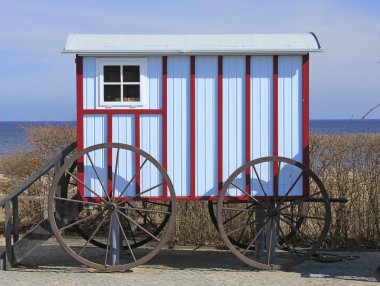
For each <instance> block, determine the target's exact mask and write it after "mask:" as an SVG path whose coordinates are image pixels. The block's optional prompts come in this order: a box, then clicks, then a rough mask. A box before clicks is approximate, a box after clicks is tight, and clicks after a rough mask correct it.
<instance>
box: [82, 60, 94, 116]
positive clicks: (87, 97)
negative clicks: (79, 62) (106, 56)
mask: <svg viewBox="0 0 380 286" xmlns="http://www.w3.org/2000/svg"><path fill="white" fill-rule="evenodd" d="M96 94H97V88H96V58H94V57H84V58H83V108H84V109H95V107H96Z"/></svg>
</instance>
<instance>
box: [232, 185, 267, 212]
mask: <svg viewBox="0 0 380 286" xmlns="http://www.w3.org/2000/svg"><path fill="white" fill-rule="evenodd" d="M231 185H233V186H234V187H235V188H237V189H239V190H240V191H241V192H243V193H244V194H246V195H247V196H249V197H250V198H251V199H252V200H254V201H255V202H256V203H258V204H259V205H260V206H262V207H263V208H264V209H265V210H268V208H267V207H266V206H265V205H264V204H262V203H261V202H260V201H259V200H258V199H256V198H255V197H252V196H251V195H250V194H248V193H247V192H246V191H243V190H242V189H241V188H240V187H238V186H237V185H235V184H234V183H231Z"/></svg>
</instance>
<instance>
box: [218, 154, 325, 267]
mask: <svg viewBox="0 0 380 286" xmlns="http://www.w3.org/2000/svg"><path fill="white" fill-rule="evenodd" d="M248 175H249V176H248ZM249 178H250V179H249ZM303 191H304V192H303ZM226 200H228V201H229V204H227V205H226V204H225V201H226ZM241 200H247V201H248V202H249V205H248V207H244V205H243V204H242V203H241V202H240V201H241ZM236 214H239V215H238V216H237V215H236ZM229 218H233V219H229ZM217 221H218V229H219V232H220V234H221V236H222V238H223V240H224V242H225V244H226V245H227V247H228V248H229V249H230V250H231V251H232V253H233V254H234V255H235V256H237V257H238V258H239V259H240V260H241V261H243V262H244V263H246V264H248V265H250V266H252V267H255V268H259V269H265V270H283V269H288V268H290V267H292V266H295V265H297V264H299V263H301V262H302V261H304V260H305V259H307V258H309V257H310V256H311V255H312V254H313V253H314V252H315V251H316V250H318V248H319V247H320V246H321V245H322V243H323V241H324V240H325V238H326V236H327V232H328V229H329V226H330V223H331V209H330V200H329V197H328V194H327V192H326V190H325V188H324V186H323V184H322V182H321V181H320V180H319V178H318V177H317V176H316V175H315V174H314V173H313V172H312V171H311V170H310V169H309V168H308V167H306V166H304V165H303V164H301V163H299V162H296V161H294V160H292V159H288V158H284V157H264V158H260V159H256V160H253V161H250V162H248V163H246V164H244V165H242V166H241V167H239V168H238V169H237V170H236V171H234V172H233V173H232V174H231V176H230V177H229V178H228V179H227V181H226V182H225V184H224V185H223V188H222V190H221V191H220V193H219V198H218V203H217ZM236 241H238V242H239V244H237V243H235V242H236Z"/></svg>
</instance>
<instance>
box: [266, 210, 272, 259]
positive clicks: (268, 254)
mask: <svg viewBox="0 0 380 286" xmlns="http://www.w3.org/2000/svg"><path fill="white" fill-rule="evenodd" d="M272 240H273V217H272V218H271V219H270V235H269V249H267V256H268V259H267V264H268V265H270V264H271V263H270V262H271V256H272Z"/></svg>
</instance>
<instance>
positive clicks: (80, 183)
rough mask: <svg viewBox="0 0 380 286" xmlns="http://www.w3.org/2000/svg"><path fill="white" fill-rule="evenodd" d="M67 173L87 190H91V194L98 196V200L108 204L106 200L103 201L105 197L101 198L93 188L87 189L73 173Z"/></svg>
mask: <svg viewBox="0 0 380 286" xmlns="http://www.w3.org/2000/svg"><path fill="white" fill-rule="evenodd" d="M65 172H66V173H68V174H69V175H70V176H71V177H73V178H74V179H75V180H76V181H77V182H78V183H79V184H81V185H82V186H83V187H85V188H86V189H87V190H89V191H90V192H91V193H93V194H94V195H95V196H97V197H98V198H100V199H101V200H102V201H104V202H105V203H106V200H105V199H103V197H101V196H99V195H98V194H97V193H96V192H94V191H93V190H92V189H91V188H89V187H87V186H86V184H85V183H83V182H82V181H81V180H80V179H79V178H77V177H76V176H75V175H73V174H72V173H70V172H69V171H67V170H66V171H65Z"/></svg>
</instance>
